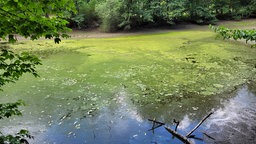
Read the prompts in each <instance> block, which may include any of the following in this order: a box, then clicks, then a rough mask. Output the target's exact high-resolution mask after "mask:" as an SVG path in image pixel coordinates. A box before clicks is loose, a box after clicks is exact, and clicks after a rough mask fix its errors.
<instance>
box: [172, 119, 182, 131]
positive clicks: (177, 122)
mask: <svg viewBox="0 0 256 144" xmlns="http://www.w3.org/2000/svg"><path fill="white" fill-rule="evenodd" d="M173 122H174V123H176V127H175V131H177V129H178V126H179V124H180V121H176V120H175V119H173Z"/></svg>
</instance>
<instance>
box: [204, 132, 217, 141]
mask: <svg viewBox="0 0 256 144" xmlns="http://www.w3.org/2000/svg"><path fill="white" fill-rule="evenodd" d="M203 134H204V135H205V136H207V137H208V138H210V139H212V140H215V138H213V137H211V136H210V135H208V134H207V133H205V132H203Z"/></svg>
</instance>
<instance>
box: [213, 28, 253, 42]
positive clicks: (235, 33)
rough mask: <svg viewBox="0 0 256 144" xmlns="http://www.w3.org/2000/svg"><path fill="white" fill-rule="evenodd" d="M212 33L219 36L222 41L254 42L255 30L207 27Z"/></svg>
mask: <svg viewBox="0 0 256 144" xmlns="http://www.w3.org/2000/svg"><path fill="white" fill-rule="evenodd" d="M209 27H210V28H211V29H212V30H213V31H214V32H216V33H218V34H220V35H221V36H222V37H223V39H231V38H232V39H234V40H245V41H246V43H247V42H248V41H251V42H256V30H241V29H229V28H226V27H223V26H220V27H215V26H212V25H210V26H209Z"/></svg>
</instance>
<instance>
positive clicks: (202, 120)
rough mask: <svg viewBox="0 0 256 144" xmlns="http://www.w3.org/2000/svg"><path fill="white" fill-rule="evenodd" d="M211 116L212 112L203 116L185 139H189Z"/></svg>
mask: <svg viewBox="0 0 256 144" xmlns="http://www.w3.org/2000/svg"><path fill="white" fill-rule="evenodd" d="M212 114H213V112H210V113H209V114H208V115H207V116H205V117H204V118H203V119H202V120H201V121H200V122H199V123H198V124H197V125H196V126H195V127H194V128H193V129H192V130H191V131H190V132H189V133H188V134H187V135H186V137H189V136H190V135H191V134H192V133H193V132H194V131H195V130H196V129H197V128H198V127H199V126H200V125H201V124H202V123H203V122H204V121H205V120H206V119H207V118H208V117H210V116H211V115H212Z"/></svg>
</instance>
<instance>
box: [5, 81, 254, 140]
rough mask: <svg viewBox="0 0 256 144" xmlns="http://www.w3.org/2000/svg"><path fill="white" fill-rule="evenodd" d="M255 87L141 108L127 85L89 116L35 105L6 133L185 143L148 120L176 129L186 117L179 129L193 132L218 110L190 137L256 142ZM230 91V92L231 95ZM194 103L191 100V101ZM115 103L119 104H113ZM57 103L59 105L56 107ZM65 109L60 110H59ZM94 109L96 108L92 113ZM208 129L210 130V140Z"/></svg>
mask: <svg viewBox="0 0 256 144" xmlns="http://www.w3.org/2000/svg"><path fill="white" fill-rule="evenodd" d="M254 90H255V87H253V86H251V87H250V86H243V87H241V88H239V89H238V90H237V91H235V92H233V93H230V94H225V96H224V95H220V96H214V97H211V98H207V97H200V98H190V99H188V100H184V101H180V102H173V103H172V104H169V105H162V106H161V105H154V104H152V105H146V106H136V105H134V104H133V103H132V102H130V101H129V99H128V97H127V95H128V93H127V92H126V91H125V89H120V90H119V91H118V92H117V93H116V94H115V95H114V97H115V101H114V102H113V103H112V104H109V105H108V106H105V107H102V108H101V109H99V110H98V111H97V112H91V115H90V114H86V115H83V114H81V113H80V112H77V111H67V110H66V109H62V111H64V112H63V113H59V112H56V110H54V109H53V110H52V111H47V112H43V111H41V112H38V115H36V116H35V115H33V116H29V113H33V109H30V110H26V111H30V112H28V113H25V114H24V116H23V117H21V118H17V117H16V118H14V119H12V120H11V122H12V124H13V125H12V126H7V125H8V121H6V122H4V123H2V124H4V125H2V124H1V129H2V130H3V132H4V133H13V132H15V131H17V130H18V129H20V128H26V129H28V130H29V131H31V132H32V135H34V136H35V139H33V140H31V141H30V142H31V143H35V144H39V143H40V144H41V143H46V144H55V143H56V144H84V143H85V144H86V143H87V144H142V143H143V144H144V143H145V144H167V143H168V144H169V143H181V142H180V141H179V140H178V139H177V138H173V137H172V136H171V135H170V134H169V133H168V132H167V131H166V130H165V129H164V128H163V127H160V128H158V129H156V130H155V131H154V133H153V132H152V131H148V130H149V129H151V127H152V123H151V122H149V121H148V120H147V119H148V118H154V117H155V118H157V120H159V121H162V122H166V124H167V125H168V126H169V127H171V128H173V129H174V125H173V123H172V120H173V119H174V118H175V119H176V120H180V121H181V124H180V126H179V127H178V132H179V133H181V134H184V135H185V134H186V133H187V132H189V131H190V130H191V129H192V128H193V127H194V126H195V125H196V124H197V123H198V122H199V121H200V120H201V119H202V117H204V116H205V115H207V113H208V112H210V111H214V112H215V113H214V114H213V115H212V116H211V117H210V118H208V119H207V120H206V121H205V123H203V125H201V126H200V127H199V129H197V130H196V131H195V132H194V133H193V134H194V135H195V136H196V137H198V138H200V139H203V141H201V140H196V139H190V140H191V141H193V142H195V143H199V144H201V143H232V144H233V143H237V144H240V143H251V144H253V143H256V96H255V91H254ZM227 95H228V96H227ZM188 101H189V102H188ZM113 105H114V106H113ZM56 107H57V106H56ZM58 113H59V114H58ZM88 113H90V111H88ZM203 133H206V134H207V135H208V136H210V137H212V138H209V137H207V136H206V135H204V134H203Z"/></svg>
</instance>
